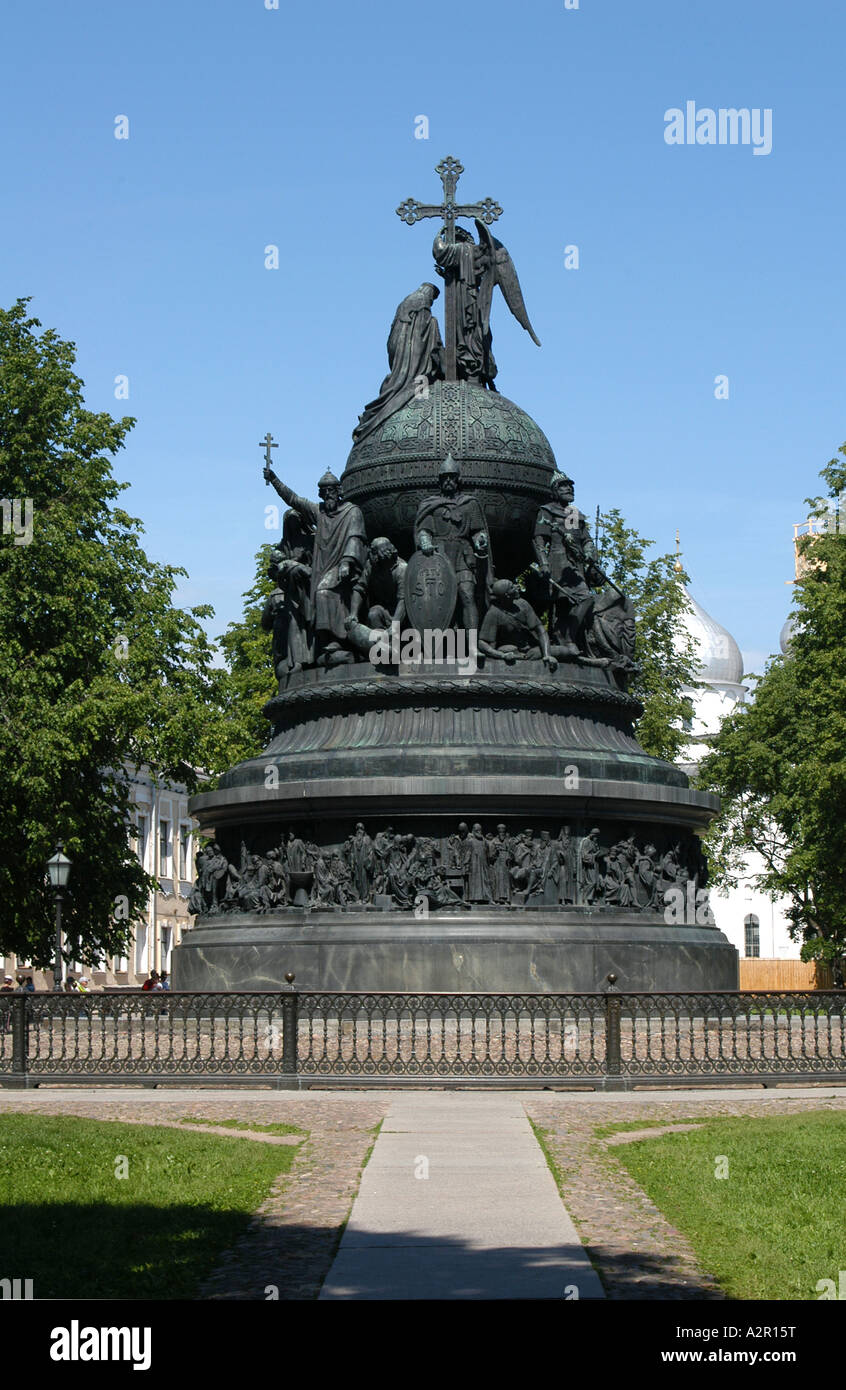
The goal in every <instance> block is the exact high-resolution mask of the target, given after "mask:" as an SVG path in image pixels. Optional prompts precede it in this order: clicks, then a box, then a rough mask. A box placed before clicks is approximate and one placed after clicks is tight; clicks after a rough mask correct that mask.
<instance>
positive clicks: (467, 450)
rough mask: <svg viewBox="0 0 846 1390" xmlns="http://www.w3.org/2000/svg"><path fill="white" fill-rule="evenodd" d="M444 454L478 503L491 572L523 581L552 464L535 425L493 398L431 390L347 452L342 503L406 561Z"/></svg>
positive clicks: (448, 385)
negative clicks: (418, 515)
mask: <svg viewBox="0 0 846 1390" xmlns="http://www.w3.org/2000/svg"><path fill="white" fill-rule="evenodd" d="M447 454H452V456H453V458H454V459H455V461H456V463H457V464H459V466H460V468H461V480H462V487H464V488H466V489H467V491H469V492H473V493H475V494H476V496H477V497H478V498H479V500H480V502H481V503H482V506H483V508H484V511H485V515H486V517H487V521H488V527H489V530H490V535H491V547H492V550H493V558H494V566H495V569H496V572H497V573H498V574H500V575H506V576H514V575H517V574H519V573H520V572H521V571H522V570H523V569H525V568H526V566H527V565H528V564H529V563H530V562H531V560H532V559H533V553H532V546H531V542H532V533H533V530H534V524H535V517H536V515H537V511H538V507H539V506H540V504H541V503H542V502H544V501H545V500H546V499H547V497H548V496H549V480H550V478H551V477H552V474H553V473H554V472H555V469H556V463H555V455H554V454H553V452H552V448H551V446H550V443H549V440H548V439H547V437H546V435H545V434H544V432H543V430H542V429H541V428H540V426H539V425H536V424H535V422H534V420H533V419H532V418H531V416H530V415H527V414H526V412H525V411H524V410H521V409H520V407H519V406H518V405H515V404H514V402H513V401H510V400H508V398H507V397H506V396H501V395H499V394H498V393H497V392H495V391H486V390H484V388H482V387H481V386H470V385H468V383H467V382H466V381H456V382H445V381H436V382H435V383H434V384H433V385H432V386H430V387H429V388H428V392H427V393H426V394H422V395H421V396H419V397H416V398H415V399H413V400H411V401H409V402H408V404H407V405H405V406H403V407H402V409H401V410H398V411H396V413H395V414H394V415H391V416H389V418H388V419H387V420H385V421H383V423H382V424H381V425H380V426H379V427H378V428H377V429H376V430H374V431H373V433H372V434H370V435H368V436H367V437H366V438H365V439H363V440H361V442H360V443H358V444H356V445H354V446H353V448H352V449H351V451H350V455H349V458H348V459H347V465H346V469H345V472H344V475H343V478H342V480H341V482H342V486H343V496H344V500H345V501H347V502H355V503H356V505H357V506H359V507H361V509H362V511H363V513H364V519H365V522H366V524H367V534H368V535H369V536H370V537H371V538H373V537H374V536H388V537H390V539H391V540H392V541H393V542H394V544H395V545H396V546H397V549H398V550H399V552H400V554H401V555H402V556H404V557H405V558H406V559H407V558H408V556H409V555H410V554H411V552H412V550H413V549H414V539H413V530H414V517H415V515H416V512H417V508H418V506H419V504H420V501H421V499H422V498H423V497H427V496H429V495H430V494H431V493H432V492H435V491H437V487H438V468H439V466H440V464H441V463H442V462H443V460H444V458H445V457H446V455H447Z"/></svg>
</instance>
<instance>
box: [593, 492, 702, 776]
mask: <svg viewBox="0 0 846 1390" xmlns="http://www.w3.org/2000/svg"><path fill="white" fill-rule="evenodd" d="M652 544H653V542H652V541H650V540H646V539H645V538H644V537H643V536H640V535H638V533H637V531H635V530H633V529H632V528H631V527H630V526H627V525H626V523H625V521H624V520H623V517H622V516H621V515H620V512H619V511H618V510H617V509H616V508H612V509H611V510H610V511H608V512H605V513H604V514H603V515H602V516H601V517H600V536H599V551H600V560H601V563H602V566H603V569H604V570H605V571H606V573H607V574H608V576H609V578H611V579H612V580H613V581H614V583H615V584H616V585H618V587H619V588H621V589H622V590H623V592H624V593H625V594H626V596H627V597H628V598H630V599H631V601H632V603H633V604H634V609H635V617H636V637H635V660H636V661H637V663H638V665H639V666H640V672H639V674H638V675H637V676H635V678H634V680H633V681H632V683H631V686H630V690H631V693H632V694H633V695H635V696H636V697H637V699H639V700H640V701H641V703H642V704H643V715H642V717H641V718H640V719H639V720H638V723H637V727H636V733H637V737H638V740H639V742H640V744H641V747H642V748H643V749H644V750H645V752H647V753H651V754H652V755H653V757H656V758H666V759H668V761H670V762H673V761H674V760H675V759H676V758H677V757H678V755H679V753H680V751H681V749H682V748H683V747H684V745H685V743H687V741H688V737H689V736H688V734H687V732H686V731H685V725H686V724H687V723H689V721H690V720H691V719H692V718H693V704H692V702H691V699H690V697H689V696H688V695H685V694H683V689H684V687H688V688H694V689H695V688H696V686H697V684H698V682H697V679H696V672H697V655H696V644H695V642H694V641H693V639H692V637H690V635H689V633H688V632H687V631H686V629H685V628H684V627H683V626H682V617H683V615H684V613H685V612H686V611H688V609H689V604H688V601H687V597H686V595H685V591H684V588H683V584H684V582H685V581H686V580H687V575H686V574H685V573H684V571H681V572H680V573H677V572H676V569H675V563H676V557H675V555H672V554H669V553H668V554H664V555H653V556H652V557H651V558H647V551H648V549H649V547H650V546H651V545H652Z"/></svg>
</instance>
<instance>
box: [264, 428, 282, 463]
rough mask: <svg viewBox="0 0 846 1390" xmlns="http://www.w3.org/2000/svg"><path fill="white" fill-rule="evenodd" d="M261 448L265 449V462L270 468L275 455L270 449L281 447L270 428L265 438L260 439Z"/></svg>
mask: <svg viewBox="0 0 846 1390" xmlns="http://www.w3.org/2000/svg"><path fill="white" fill-rule="evenodd" d="M259 448H260V449H264V458H265V464H266V466H267V467H268V468H269V467H270V465H271V463H272V462H273V457H272V455H271V452H270V451H271V449H278V448H279V445H278V444H277V443H276V441H275V439H274V438H273V435H272V434H271V433H270V430H268V432H267V434H266V435H265V436H264V439H260V440H259Z"/></svg>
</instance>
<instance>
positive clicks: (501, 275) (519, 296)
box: [476, 220, 540, 347]
mask: <svg viewBox="0 0 846 1390" xmlns="http://www.w3.org/2000/svg"><path fill="white" fill-rule="evenodd" d="M476 228H477V230H478V233H479V240H480V241H481V242H482V243H484V244H486V245H487V247H488V249H489V251H490V253H491V257H492V260H493V267H494V282H495V284H497V285H499V288H500V289H501V290H502V297H503V299H504V300H505V302H506V304H507V305H508V307H509V309H510V310H511V312H512V314H513V315H514V317H515V319H516V320H517V322H518V323H519V325H520V327H521V328H525V330H526V332H527V333H528V334H529V337H530V338H531V339H532V342H533V343H537V345H538V347H540V339H539V338H538V337H537V335H536V333H535V330H534V329H533V328H532V325H531V322H530V321H529V315H528V313H527V312H526V304H525V301H524V299H523V291H522V290H521V289H520V281H519V280H518V279H517V271H516V269H515V267H514V262H513V261H512V259H511V257H510V256H509V254H508V252H507V250H506V249H505V247H504V246H503V244H502V242H501V241H497V239H496V237H495V236H492V235H491V232H490V228H489V227H486V226H485V224H484V222H479V221H478V220H477V221H476Z"/></svg>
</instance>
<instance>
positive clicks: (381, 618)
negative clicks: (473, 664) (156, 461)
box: [262, 444, 637, 688]
mask: <svg viewBox="0 0 846 1390" xmlns="http://www.w3.org/2000/svg"><path fill="white" fill-rule="evenodd" d="M267 452H268V454H269V452H270V445H269V444H268V445H267ZM264 476H265V479H266V481H267V482H268V483H270V484H271V485H272V486H273V488H274V489H275V490H276V492H277V493H278V494H279V496H280V497H281V498H282V499H283V500H284V501H285V502H286V503H287V505H288V507H289V508H290V510H289V511H288V512H287V513H286V514H285V517H284V521H283V529H282V539H281V542H280V544H279V545H278V546H277V547H276V548H275V549H274V550H273V552H272V554H271V563H270V566H269V569H268V574H269V576H270V578H272V579H273V581H274V585H275V588H274V590H273V593H272V594H271V595H270V597H269V598H268V600H267V602H266V604H265V608H264V613H263V615H262V623H263V625H264V627H265V628H267V629H269V630H271V631H272V633H273V665H274V670H275V672H276V676H277V679H278V680H279V681H280V683H281V684H284V683H285V682H287V680H288V678H289V677H290V676H291V675H293V674H295V673H296V672H298V671H301V670H303V669H305V668H308V667H317V668H322V669H328V668H331V667H334V666H338V665H342V664H348V663H351V662H356V661H367V660H368V659H369V656H370V653H371V650H372V648H373V646H374V644H376V643H377V642H379V641H380V639H381V637H382V636H383V635H384V633H385V632H386V631H388V630H389V629H391V627H392V625H394V624H399V626H400V627H402V625H403V624H404V622H406V621H408V622H409V623H410V624H411V626H412V628H413V629H414V630H416V631H419V632H420V633H421V635H422V631H423V630H424V629H427V628H428V629H430V630H433V629H434V630H438V631H444V630H446V629H449V628H451V627H452V628H455V629H456V630H459V631H463V632H464V633H465V634H471V633H472V634H473V637H474V639H475V640H476V643H477V648H478V652H479V654H480V655H481V656H482V657H483V658H487V659H489V660H494V661H504V662H505V663H506V664H508V665H513V664H514V663H515V662H518V661H519V662H524V661H528V662H532V661H535V662H542V663H544V665H545V666H546V667H547V669H548V670H550V671H554V670H555V669H556V668H557V665H558V662H559V661H561V660H576V661H579V662H584V663H587V664H590V665H595V666H605V667H607V668H608V669H609V670H610V672H611V674H612V676H613V677H614V679H615V681H616V683H617V684H618V685H619V686H620V687H621V688H625V687H626V685H627V684H628V681H629V678H630V677H631V675H632V673H633V672H634V671H635V670H636V669H637V668H636V665H635V661H634V646H635V620H634V612H633V609H632V605H631V603H630V601H629V600H628V599H627V598H626V597H625V595H624V594H623V593H622V592H621V591H620V590H619V589H618V588H617V586H616V585H615V584H614V583H613V582H612V581H611V580H610V579H609V577H608V575H607V574H606V573H605V572H604V570H603V569H602V567H601V565H600V563H599V557H598V555H597V551H596V546H595V544H594V541H593V540H592V539H591V535H590V529H589V527H588V525H587V522H586V520H585V518H584V516H583V515H582V513H581V512H580V511H579V509H578V508H577V507H576V505H575V502H574V491H573V482H572V479H570V478H568V477H567V476H566V474H564V473H559V474H557V475H556V476H555V477H554V478H553V480H552V484H551V489H550V497H549V500H548V501H547V502H546V503H544V505H543V506H542V507H541V508H540V510H539V511H538V515H537V520H536V523H535V528H534V538H533V547H534V553H535V563H534V565H533V566H532V569H531V573H530V574H529V575H528V582H529V583H530V584H531V587H532V591H533V594H532V597H533V600H534V604H533V603H532V602H530V601H529V599H528V598H527V596H526V594H525V592H524V591H522V590H521V589H520V586H519V584H518V583H517V582H516V578H510V577H499V578H495V571H494V562H493V556H492V554H491V543H490V535H489V531H488V527H487V523H486V520H485V515H484V511H483V509H482V506H481V503H480V502H479V500H478V499H477V498H476V497H474V496H473V494H472V493H471V492H469V491H467V490H466V489H465V488H463V487H462V481H461V471H460V469H459V467H458V465H457V464H456V463H455V461H454V460H453V459H452V457H451V456H450V455H447V457H446V458H445V459H444V461H443V463H442V464H441V466H440V469H439V472H438V491H437V492H433V493H432V494H431V495H430V496H429V497H425V498H423V500H422V501H421V502H420V505H419V507H418V509H417V515H416V518H415V523H414V542H415V554H414V556H412V557H411V561H410V562H407V561H405V560H404V559H402V558H401V557H400V555H399V554H398V553H397V549H396V546H395V545H394V543H393V542H392V541H391V540H390V539H389V538H388V537H387V536H377V537H375V538H374V539H373V540H371V541H368V538H367V535H366V530H365V524H364V517H363V515H362V512H361V510H360V508H359V507H357V506H355V505H354V504H353V503H351V502H344V501H343V500H342V495H341V485H340V482H339V480H338V478H336V477H335V475H334V474H333V473H330V472H327V473H324V475H323V477H322V478H321V479H320V482H319V483H318V494H319V498H320V500H319V502H313V501H311V500H309V499H308V498H305V497H300V496H298V495H297V494H296V493H295V492H294V491H293V490H292V489H291V488H290V487H288V486H287V484H286V483H284V482H282V481H281V479H279V478H278V477H277V475H276V473H275V472H274V471H273V469H272V468H271V467H270V463H269V462H266V463H265V469H264Z"/></svg>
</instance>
